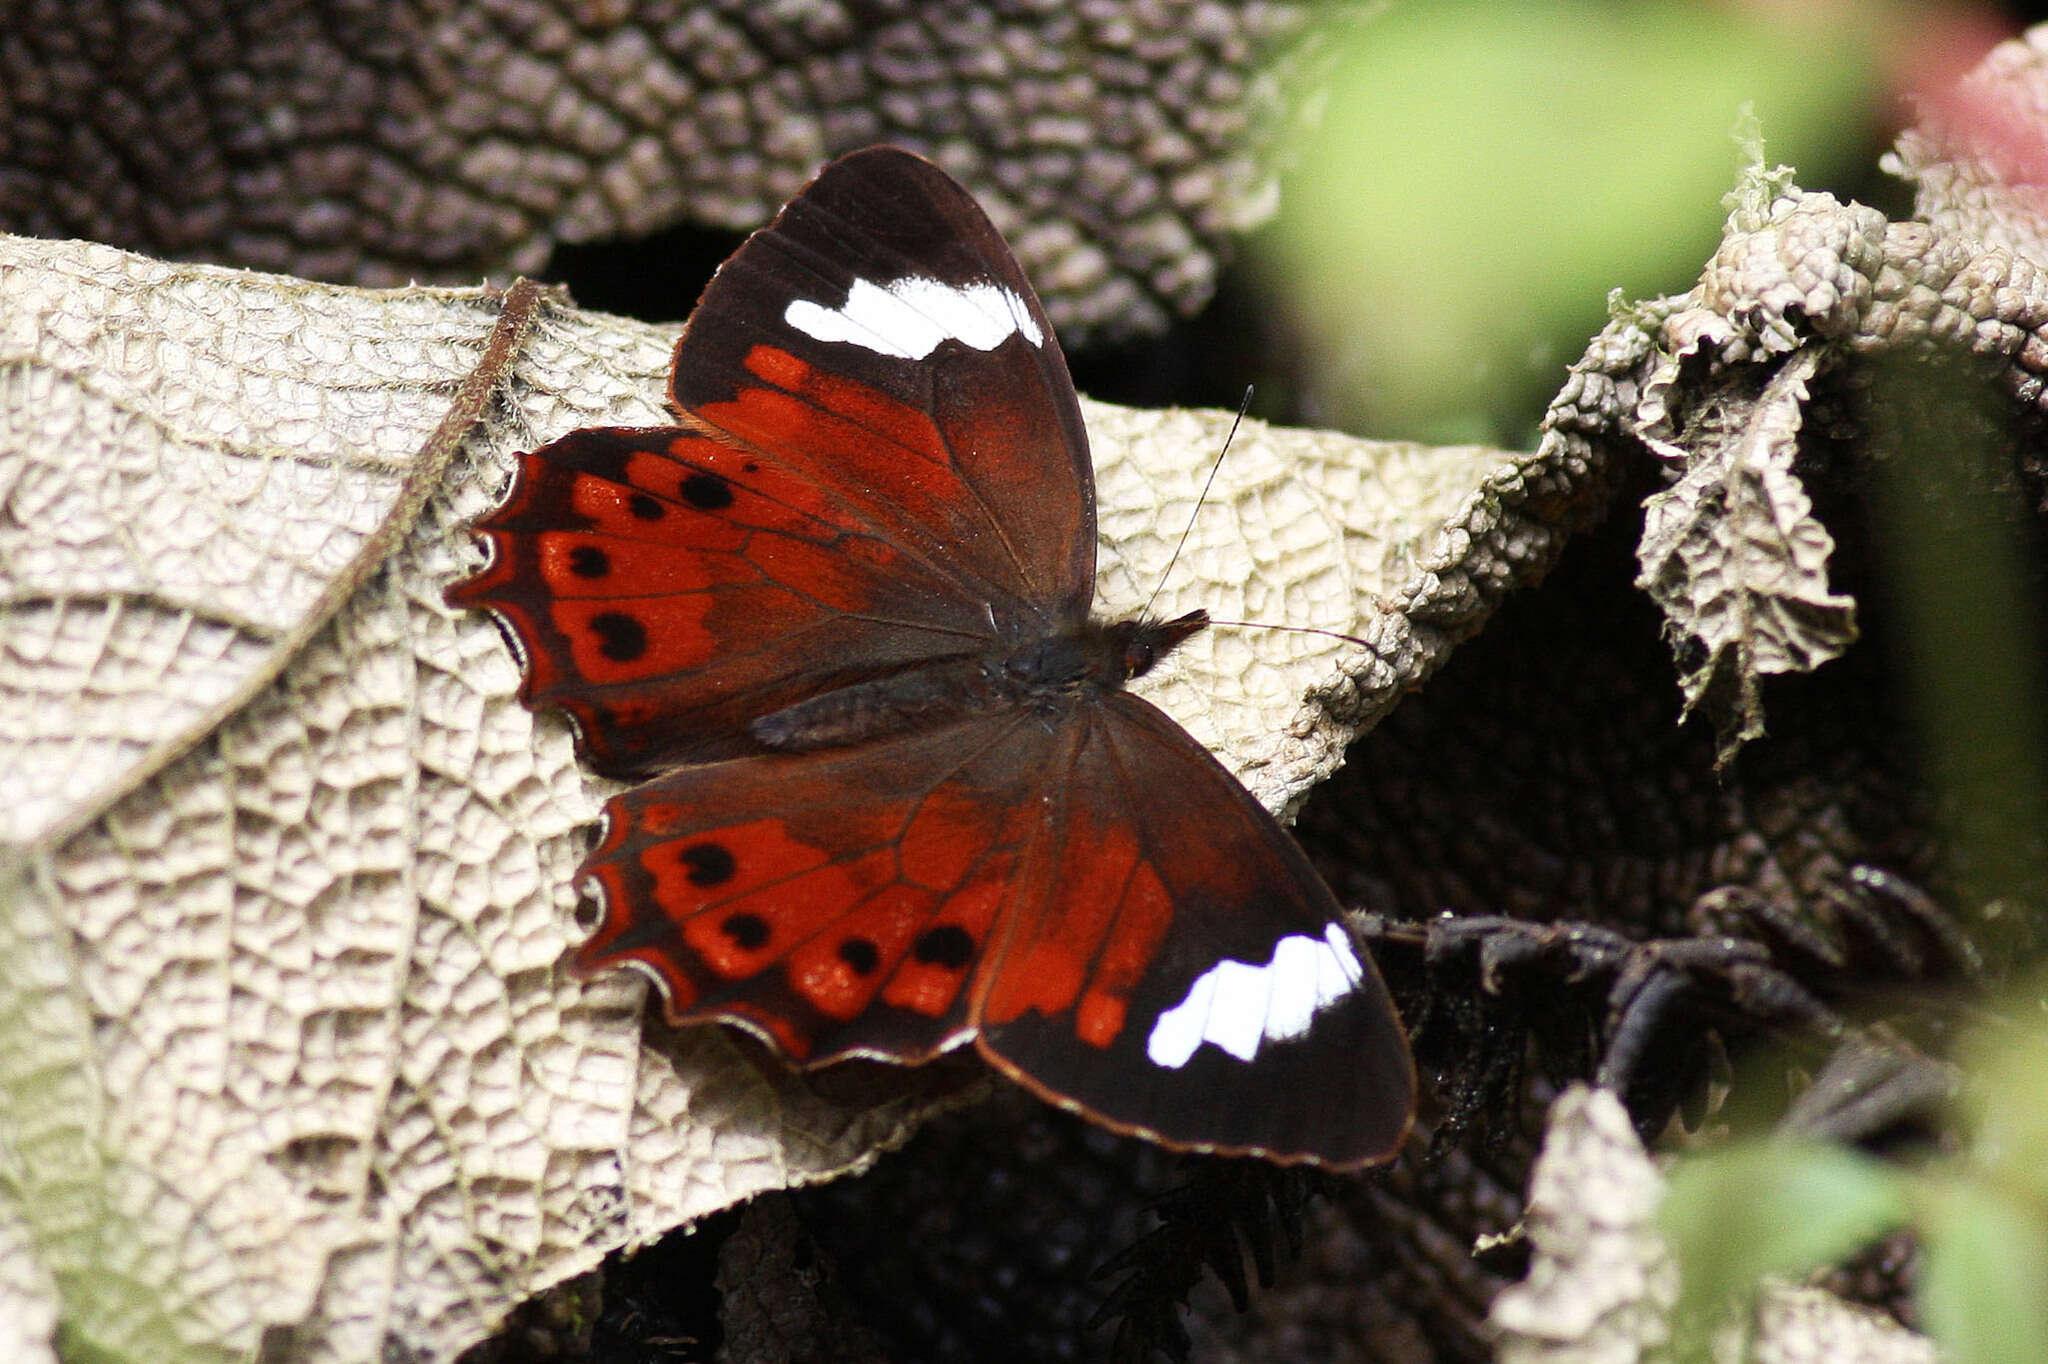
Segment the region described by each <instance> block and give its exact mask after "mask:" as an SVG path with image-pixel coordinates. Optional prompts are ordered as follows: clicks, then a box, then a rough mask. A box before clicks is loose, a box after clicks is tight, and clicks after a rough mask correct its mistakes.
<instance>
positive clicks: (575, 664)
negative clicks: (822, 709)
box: [449, 148, 1095, 778]
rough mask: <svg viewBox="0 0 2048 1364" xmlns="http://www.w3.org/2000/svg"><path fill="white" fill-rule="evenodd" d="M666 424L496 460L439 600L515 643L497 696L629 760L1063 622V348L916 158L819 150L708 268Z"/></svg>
mask: <svg viewBox="0 0 2048 1364" xmlns="http://www.w3.org/2000/svg"><path fill="white" fill-rule="evenodd" d="M670 387H671V395H672V397H673V399H674V401H675V403H676V405H677V407H678V409H679V410H680V411H681V412H682V415H683V418H684V420H685V421H686V422H688V423H689V424H690V425H689V426H688V427H681V428H664V427H652V428H645V429H617V428H614V429H590V430H582V431H575V432H571V433H570V434H569V435H567V436H564V437H562V438H561V439H560V440H557V441H555V442H554V443H552V444H550V445H547V446H543V447H542V448H540V449H538V450H535V451H533V452H532V453H530V454H527V455H524V456H522V457H521V460H520V468H519V474H518V478H517V480H516V482H515V483H514V486H513V489H512V491H511V493H510V494H509V495H508V496H507V498H506V501H505V503H504V504H503V505H502V506H501V507H499V508H498V509H497V510H496V511H494V512H492V513H491V514H490V515H488V516H486V517H484V518H482V519H481V520H479V521H478V522H477V524H476V530H477V531H478V532H479V533H480V534H482V535H483V536H484V537H485V538H486V539H487V540H489V541H490V543H491V545H492V550H493V553H492V559H491V562H490V564H489V565H488V566H487V567H486V568H485V569H484V570H483V571H482V572H481V573H479V574H478V575H477V576H476V577H474V578H472V579H470V580H469V581H468V582H465V583H462V584H459V585H458V586H457V587H455V588H454V589H453V590H452V591H451V592H450V593H449V598H450V600H452V601H456V602H462V603H466V604H469V605H474V606H480V607H484V608H487V609H489V610H492V611H494V612H496V613H497V614H498V616H499V617H500V618H501V619H502V620H503V621H504V622H505V623H506V624H507V625H508V627H509V628H510V632H511V634H512V635H513V637H514V638H515V639H516V640H517V642H518V644H519V646H520V649H521V652H522V653H523V654H524V656H525V663H526V677H525V680H524V683H523V685H522V688H521V693H520V694H521V696H522V698H523V699H524V700H526V701H527V702H528V703H529V704H531V705H534V706H559V707H561V708H562V709H564V710H566V711H567V712H569V714H570V715H572V716H573V717H574V718H575V720H576V722H577V728H578V733H579V737H580V739H581V746H582V751H583V753H584V756H585V758H586V759H587V760H588V761H589V762H590V763H591V764H592V766H594V767H595V768H596V769H597V770H598V771H600V772H602V773H604V774H605V775H607V776H614V777H625V778H634V777H641V776H645V775H648V774H650V773H652V772H656V771H660V770H663V769H664V768H667V767H671V766H674V765H676V764H678V763H682V762H697V761H706V760H711V759H716V758H722V757H729V756H733V755H735V754H738V753H742V752H746V751H748V750H749V749H750V747H751V745H750V744H749V743H748V741H747V738H746V733H745V727H746V724H747V722H748V721H750V720H752V719H753V718H755V717H757V716H760V715H763V714H766V713H768V712H769V711H772V710H775V709H777V708H779V707H781V706H783V705H787V704H789V703H791V702H793V701H796V700H799V699H802V698H803V697H806V696H810V695H813V694H816V693H817V692H820V691H823V690H826V689H828V688H830V687H833V686H836V685H840V684H843V683H846V682H851V681H857V680H860V679H862V678H865V677H869V676H874V675H876V674H879V673H884V672H888V671H890V670H892V669H894V668H897V667H900V666H902V665H904V664H908V663H914V662H919V661H923V660H927V659H933V658H940V657H945V656H950V655H960V654H970V653H976V652H980V651H983V650H986V649H987V648H989V647H991V646H992V645H994V644H996V643H999V642H1011V643H1014V642H1016V641H1018V640H1022V639H1028V638H1032V637H1035V636H1037V635H1040V634H1043V633H1045V632H1046V631H1048V630H1050V629H1053V628H1056V627H1057V626H1058V625H1060V624H1061V623H1068V624H1071V623H1076V622H1078V621H1079V620H1080V619H1081V618H1082V617H1083V616H1085V614H1086V612H1087V607H1088V603H1089V598H1090V595H1091V593H1092V591H1093V582H1094V555H1095V518H1094V492H1093V486H1094V485H1093V479H1092V474H1091V471H1090V467H1089V462H1088V446H1087V438H1086V434H1085V432H1084V431H1083V429H1082V426H1081V418H1080V410H1079V406H1078V403H1077V401H1076V399H1075V397H1074V389H1073V383H1072V381H1071V380H1070V379H1069V378H1068V377H1067V370H1066V361H1065V360H1064V359H1063V358H1062V357H1061V354H1060V350H1059V345H1058V342H1057V341H1056V339H1055V338H1054V337H1053V335H1052V331H1051V328H1050V326H1049V325H1048V324H1047V322H1046V320H1045V314H1044V311H1043V310H1042V309H1041V308H1040V307H1039V304H1038V299H1037V296H1036V295H1035V294H1034V293H1033V292H1032V290H1031V286H1030V284H1029V283H1028V282H1027V281H1026V280H1025V279H1024V276H1023V272H1022V271H1021V270H1020V269H1019V268H1018V266H1017V263H1016V260H1015V259H1014V258H1013V257H1012V256H1011V254H1010V251H1009V248H1008V247H1007V246H1006V245H1005V244H1004V243H1003V240H1002V237H1001V236H1000V235H999V234H998V233H997V232H996V231H995V229H994V228H993V227H992V226H990V224H989V222H988V219H987V217H986V216H984V215H983V214H982V212H981V210H980V208H979V207H978V206H977V205H976V204H975V203H974V200H973V199H972V198H971V197H970V196H969V195H968V194H967V193H966V191H964V190H962V189H961V188H960V187H959V186H958V185H956V184H954V183H953V181H952V180H951V179H949V178H948V177H947V176H946V175H945V174H944V173H943V172H941V171H939V170H938V169H937V168H936V167H934V166H932V165H931V164H929V163H928V162H925V161H923V160H920V159H919V158H917V157H915V156H912V155H910V154H909V153H906V152H901V151H897V150H895V149H893V148H873V149H870V150H868V151H865V152H856V153H854V154H852V155H851V156H847V157H843V158H841V159H840V160H838V161H836V162H834V163H832V164H831V165H830V166H828V167H826V169H825V170H824V171H823V172H822V173H820V175H819V176H818V178H817V179H816V180H815V181H813V182H812V183H811V184H810V185H809V186H808V187H807V188H806V189H805V190H804V192H803V193H802V194H800V195H798V196H797V197H796V198H795V199H794V200H792V201H791V202H790V204H789V205H788V206H787V207H786V208H784V210H783V211H782V213H781V214H780V215H779V216H778V217H777V218H776V220H775V221H774V222H773V223H771V224H770V225H769V226H767V227H765V228H763V229H762V230H761V231H759V232H757V233H755V234H754V235H753V236H752V237H750V238H748V239H747V241H746V242H745V243H744V244H743V245H742V246H741V247H740V249H739V250H738V251H737V252H736V253H734V255H733V256H732V258H731V259H730V260H728V261H727V262H726V263H725V265H724V266H722V267H721V268H720V270H719V272H718V274H717V276H716V277H715V278H714V279H713V280H712V282H711V284H710V285H709V286H708V287H707V288H706V290H705V294H704V298H703V301H702V302H701V303H700V304H699V305H698V307H697V310H696V312H695V313H693V314H692V316H691V319H690V322H689V324H688V326H687V327H686V328H685V330H684V333H683V337H682V340H681V341H680V342H679V343H678V344H677V347H676V355H675V364H674V370H673V377H672V379H671V385H670Z"/></svg>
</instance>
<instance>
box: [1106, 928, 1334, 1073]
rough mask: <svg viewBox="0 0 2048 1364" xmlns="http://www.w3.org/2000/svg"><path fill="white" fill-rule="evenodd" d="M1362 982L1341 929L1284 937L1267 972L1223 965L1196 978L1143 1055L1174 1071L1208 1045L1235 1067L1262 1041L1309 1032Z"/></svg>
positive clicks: (1165, 1015)
mask: <svg viewBox="0 0 2048 1364" xmlns="http://www.w3.org/2000/svg"><path fill="white" fill-rule="evenodd" d="M1364 978H1365V970H1364V968H1363V967H1361V966H1360V965H1359V964H1358V954H1357V953H1356V952H1354V951H1353V950H1352V948H1351V939H1350V937H1349V936H1347V935H1346V934H1345V932H1344V929H1343V927H1342V926H1341V925H1339V924H1331V925H1330V926H1329V927H1328V928H1326V929H1324V930H1323V936H1322V937H1320V938H1310V937H1306V936H1304V935H1302V934H1299V933H1294V934H1289V935H1288V936H1287V937H1284V938H1282V939H1281V940H1280V941H1279V942H1277V943H1275V944H1274V945H1273V960H1272V961H1270V962H1268V963H1266V964H1265V965H1264V966H1254V965H1252V964H1251V963H1250V962H1243V961H1233V960H1230V959H1228V958H1226V959H1224V960H1223V961H1219V962H1217V963H1216V964H1215V965H1214V966H1212V967H1210V968H1209V969H1208V970H1206V971H1204V972H1202V974H1201V975H1199V976H1197V977H1196V978H1195V983H1194V984H1193V985H1191V986H1189V987H1188V993H1187V998H1185V999H1183V1000H1182V1001H1181V1002H1180V1003H1178V1004H1176V1005H1174V1006H1173V1007H1172V1008H1171V1009H1168V1010H1167V1011H1166V1012H1164V1013H1162V1014H1160V1015H1159V1021H1158V1022H1156V1023H1154V1024H1153V1025H1152V1035H1151V1037H1149V1038H1148V1039H1146V1042H1145V1054H1146V1055H1147V1056H1149V1057H1150V1058H1151V1059H1152V1064H1154V1065H1157V1066H1166V1067H1167V1068H1169V1069H1172V1070H1178V1069H1179V1068H1180V1067H1182V1066H1184V1065H1186V1064H1187V1063H1188V1058H1189V1057H1191V1056H1193V1055H1194V1054H1195V1049H1196V1048H1197V1047H1199V1046H1201V1045H1202V1043H1204V1042H1213V1043H1215V1044H1216V1045H1217V1046H1219V1047H1221V1048H1223V1050H1225V1051H1227V1052H1229V1053H1230V1054H1231V1055H1232V1056H1235V1057H1236V1058H1237V1059H1238V1060H1240V1061H1249V1060H1251V1059H1252V1058H1253V1057H1254V1056H1257V1055H1258V1054H1259V1047H1260V1046H1261V1045H1262V1044H1264V1043H1267V1042H1285V1041H1287V1040H1289V1039H1290V1038H1295V1037H1300V1036H1301V1035H1302V1034H1304V1033H1306V1032H1307V1031H1308V1028H1309V1024H1310V1023H1312V1022H1313V1021H1315V1016H1316V1014H1317V1013H1318V1012H1319V1011H1320V1010H1322V1009H1324V1008H1326V1007H1327V1006H1329V1005H1331V1004H1334V1003H1336V1002H1337V1001H1338V1000H1340V999H1342V998H1343V997H1344V996H1345V995H1348V994H1350V993H1351V992H1352V991H1353V990H1354V989H1356V988H1357V986H1358V982H1359V981H1361V980H1363V979H1364Z"/></svg>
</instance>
